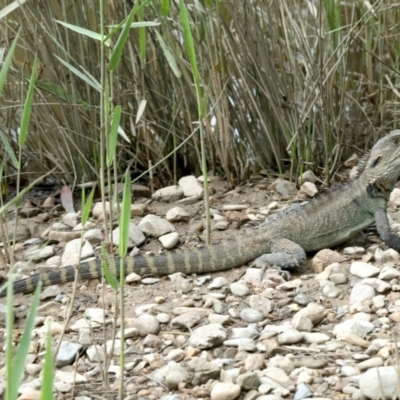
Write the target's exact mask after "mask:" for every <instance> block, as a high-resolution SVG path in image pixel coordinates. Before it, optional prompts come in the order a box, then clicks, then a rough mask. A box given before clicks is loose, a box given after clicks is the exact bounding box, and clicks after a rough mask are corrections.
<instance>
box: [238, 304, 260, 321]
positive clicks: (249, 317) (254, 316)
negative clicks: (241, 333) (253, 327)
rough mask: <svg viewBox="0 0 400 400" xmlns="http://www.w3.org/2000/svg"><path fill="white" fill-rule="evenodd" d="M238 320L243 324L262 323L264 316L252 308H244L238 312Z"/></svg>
mask: <svg viewBox="0 0 400 400" xmlns="http://www.w3.org/2000/svg"><path fill="white" fill-rule="evenodd" d="M240 318H241V319H242V320H243V321H245V322H249V323H254V322H260V321H262V320H263V319H264V315H263V314H262V313H261V312H260V311H258V310H255V309H254V308H249V307H246V308H243V310H241V311H240Z"/></svg>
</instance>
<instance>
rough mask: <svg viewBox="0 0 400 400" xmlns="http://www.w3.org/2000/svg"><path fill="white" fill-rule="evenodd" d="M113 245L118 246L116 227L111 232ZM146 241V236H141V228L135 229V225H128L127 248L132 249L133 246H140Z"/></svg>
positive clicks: (117, 229)
mask: <svg viewBox="0 0 400 400" xmlns="http://www.w3.org/2000/svg"><path fill="white" fill-rule="evenodd" d="M112 240H113V244H114V245H115V246H118V245H119V242H120V228H119V227H117V228H115V229H114V230H113V234H112ZM145 241H146V236H145V235H144V234H143V232H142V229H141V227H140V228H139V227H137V226H136V225H135V224H133V223H130V224H129V239H128V247H129V248H132V247H135V246H140V245H141V244H143V243H144V242H145Z"/></svg>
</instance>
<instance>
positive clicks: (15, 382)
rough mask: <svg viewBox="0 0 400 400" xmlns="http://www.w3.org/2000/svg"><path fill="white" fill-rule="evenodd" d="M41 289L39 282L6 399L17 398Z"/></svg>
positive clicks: (17, 353)
mask: <svg viewBox="0 0 400 400" xmlns="http://www.w3.org/2000/svg"><path fill="white" fill-rule="evenodd" d="M41 289H42V283H41V282H39V284H38V285H37V287H36V290H35V294H34V296H33V300H32V305H31V308H30V310H29V314H28V317H27V319H26V322H25V327H24V332H23V333H22V336H21V339H20V341H19V344H18V347H17V350H16V353H15V358H14V360H13V376H12V381H11V382H10V387H9V390H10V391H9V397H8V399H16V398H17V397H18V396H17V393H18V388H19V385H20V383H21V379H22V376H23V374H24V370H25V361H26V356H27V355H28V350H29V347H30V345H31V336H32V330H33V328H34V326H35V319H36V314H37V309H38V306H39V296H40V292H41Z"/></svg>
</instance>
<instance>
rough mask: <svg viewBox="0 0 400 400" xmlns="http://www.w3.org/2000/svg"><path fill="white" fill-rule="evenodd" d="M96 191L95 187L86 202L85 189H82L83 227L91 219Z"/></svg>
mask: <svg viewBox="0 0 400 400" xmlns="http://www.w3.org/2000/svg"><path fill="white" fill-rule="evenodd" d="M95 190H96V186H94V187H93V188H92V190H91V192H90V194H89V198H88V199H87V201H85V199H84V197H85V189H84V188H82V198H83V199H82V200H83V201H82V204H84V206H83V210H82V225H85V224H86V222H87V221H88V219H89V214H90V210H91V209H92V204H93V196H94V192H95Z"/></svg>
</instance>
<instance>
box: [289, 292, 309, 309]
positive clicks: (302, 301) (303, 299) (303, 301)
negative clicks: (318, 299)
mask: <svg viewBox="0 0 400 400" xmlns="http://www.w3.org/2000/svg"><path fill="white" fill-rule="evenodd" d="M293 301H294V302H295V303H297V304H299V305H301V306H306V305H307V304H308V303H309V302H310V298H309V297H308V296H307V295H306V294H305V293H303V292H300V293H298V294H296V296H295V297H294V298H293Z"/></svg>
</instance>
